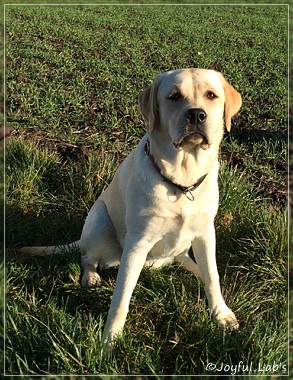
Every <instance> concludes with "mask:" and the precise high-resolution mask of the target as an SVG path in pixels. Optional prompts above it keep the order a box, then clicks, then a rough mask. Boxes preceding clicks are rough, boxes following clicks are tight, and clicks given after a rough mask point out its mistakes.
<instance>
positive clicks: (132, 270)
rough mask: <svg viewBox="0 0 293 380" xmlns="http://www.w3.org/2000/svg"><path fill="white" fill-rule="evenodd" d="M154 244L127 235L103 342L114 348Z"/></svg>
mask: <svg viewBox="0 0 293 380" xmlns="http://www.w3.org/2000/svg"><path fill="white" fill-rule="evenodd" d="M153 245H154V243H152V242H150V241H146V240H143V239H142V240H139V241H135V240H133V238H131V236H129V235H127V236H126V239H125V244H124V249H123V254H122V257H121V262H120V266H119V271H118V276H117V281H116V286H115V290H114V294H113V297H112V301H111V306H110V310H109V313H108V317H107V322H106V327H105V329H104V333H103V342H104V343H105V344H107V345H108V346H112V345H113V344H114V342H115V339H116V338H117V337H119V336H120V335H121V333H122V330H123V326H124V324H125V320H126V316H127V313H128V307H129V302H130V298H131V295H132V293H133V290H134V287H135V285H136V283H137V280H138V277H139V275H140V272H141V270H142V267H143V265H144V263H145V261H146V257H147V254H148V252H149V251H150V250H151V248H152V247H153Z"/></svg>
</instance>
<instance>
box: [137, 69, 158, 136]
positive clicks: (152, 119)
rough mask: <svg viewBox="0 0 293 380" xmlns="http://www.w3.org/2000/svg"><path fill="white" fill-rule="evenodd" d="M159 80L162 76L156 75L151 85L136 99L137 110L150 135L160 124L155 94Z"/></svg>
mask: <svg viewBox="0 0 293 380" xmlns="http://www.w3.org/2000/svg"><path fill="white" fill-rule="evenodd" d="M161 80H162V75H161V74H159V75H157V76H156V78H155V79H154V81H153V83H152V84H151V85H150V86H149V87H148V88H146V89H145V90H144V91H143V92H142V93H141V94H140V95H139V97H138V104H139V108H140V111H141V113H142V114H143V116H144V117H145V118H146V120H147V122H148V132H149V133H152V131H153V130H154V129H155V128H156V127H158V126H159V124H160V115H159V109H158V103H157V92H158V88H159V85H160V83H161Z"/></svg>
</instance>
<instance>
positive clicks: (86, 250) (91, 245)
mask: <svg viewBox="0 0 293 380" xmlns="http://www.w3.org/2000/svg"><path fill="white" fill-rule="evenodd" d="M80 250H81V267H82V271H83V275H82V279H81V284H82V286H84V287H92V286H97V285H99V284H100V282H101V278H100V276H99V274H98V273H97V269H103V268H104V267H105V268H109V267H112V266H118V265H119V263H120V257H121V254H122V249H121V246H120V245H119V243H118V241H117V236H116V232H115V228H114V226H113V223H112V221H111V218H110V216H109V214H108V211H107V207H106V205H105V203H104V202H103V201H101V200H97V201H96V203H95V204H94V205H93V207H92V208H91V210H90V212H89V214H88V216H87V218H86V221H85V223H84V227H83V230H82V234H81V239H80Z"/></svg>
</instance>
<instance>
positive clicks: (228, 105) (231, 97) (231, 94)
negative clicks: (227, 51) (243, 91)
mask: <svg viewBox="0 0 293 380" xmlns="http://www.w3.org/2000/svg"><path fill="white" fill-rule="evenodd" d="M221 81H222V84H223V88H224V92H225V98H226V99H225V125H226V128H227V130H228V132H230V130H231V118H232V117H233V116H234V115H236V113H237V112H238V111H239V109H240V107H241V104H242V99H241V95H240V94H239V92H238V91H236V90H235V88H234V87H233V86H231V84H230V83H228V82H227V81H226V79H225V78H224V77H223V75H221Z"/></svg>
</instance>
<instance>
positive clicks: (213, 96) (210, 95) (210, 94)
mask: <svg viewBox="0 0 293 380" xmlns="http://www.w3.org/2000/svg"><path fill="white" fill-rule="evenodd" d="M206 97H207V98H208V99H215V98H217V95H216V94H215V93H214V92H213V91H208V92H207V93H206Z"/></svg>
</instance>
